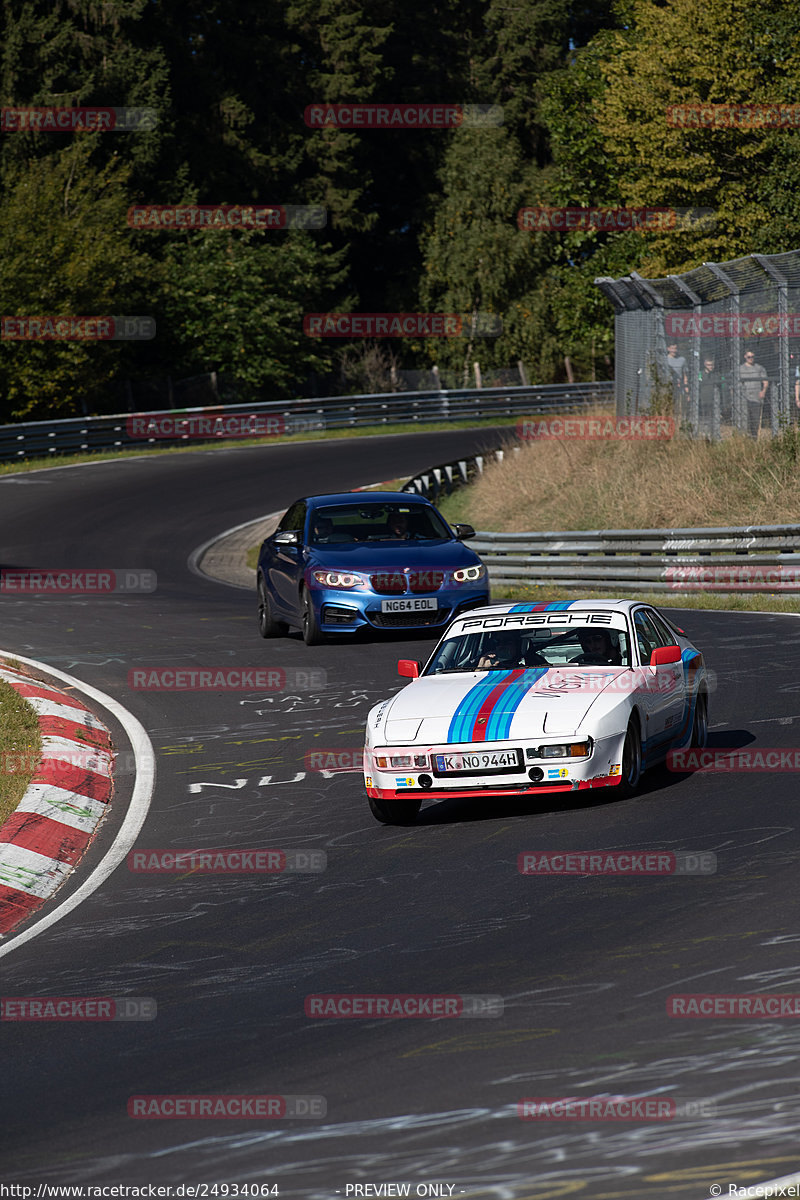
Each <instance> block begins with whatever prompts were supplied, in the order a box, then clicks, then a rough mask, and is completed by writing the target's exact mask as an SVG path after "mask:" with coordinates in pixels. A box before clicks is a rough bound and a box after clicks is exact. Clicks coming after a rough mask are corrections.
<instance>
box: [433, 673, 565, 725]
mask: <svg viewBox="0 0 800 1200" xmlns="http://www.w3.org/2000/svg"><path fill="white" fill-rule="evenodd" d="M547 669H548V668H547V667H531V668H525V667H516V668H515V669H514V670H513V671H504V672H503V674H502V678H501V679H499V680H496V679H487V680H481V682H480V683H477V684H476V685H475V687H473V688H470V690H469V691H468V692H467V694H466V696H465V697H464V699H463V700H462V701H461V702H460V704H459V705H458V707H457V708H456V711H455V713H454V715H453V719H452V721H451V722H450V728H449V729H448V731H447V740H448V742H494V741H498V740H502V739H504V738H507V737H508V736H509V731H510V729H511V722H512V721H513V719H514V714H515V713H516V711H517V709H518V708H519V706H520V704H521V703H522V701H523V700H524V698H525V696H526V695H527V693H528V691H529V690H530V689H531V688H532V687H533V685H534V684H535V683H536V682H537V680H539V679H541V677H542V676H543V675H544V674H545V673H546V672H547ZM495 674H496V673H495Z"/></svg>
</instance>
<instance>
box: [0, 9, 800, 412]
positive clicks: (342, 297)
mask: <svg viewBox="0 0 800 1200" xmlns="http://www.w3.org/2000/svg"><path fill="white" fill-rule="evenodd" d="M376 103H382V104H387V105H390V104H422V103H427V104H437V105H464V106H467V105H484V106H486V105H491V106H495V108H494V109H493V111H495V112H497V111H498V110H502V123H499V121H494V122H491V121H487V122H481V121H479V120H475V121H467V120H464V121H463V122H461V123H459V124H453V125H451V126H449V127H445V128H394V127H392V128H370V127H359V128H348V127H344V126H342V125H331V124H328V125H324V126H321V127H320V126H318V125H314V124H313V123H310V122H309V120H308V118H307V116H306V115H304V114H307V110H308V108H309V106H311V105H319V104H322V105H328V106H330V105H343V104H360V105H364V104H376ZM693 103H694V104H705V103H714V104H731V103H733V104H752V103H761V104H775V103H782V104H786V105H792V104H800V7H798V5H797V4H796V0H775V2H774V3H773V4H772V5H770V6H764V5H763V4H756V3H755V2H754V0H705V2H704V3H703V4H702V5H700V4H698V3H697V0H620V2H619V3H617V4H613V3H611V2H610V0H574V2H569V0H563V2H562V0H428V2H427V3H426V4H424V5H423V4H415V3H413V0H412V2H409V0H314V2H313V3H312V2H311V0H259V2H258V3H255V2H252V0H224V3H222V2H220V0H204V3H203V4H202V5H196V4H192V3H187V2H186V0H166V2H165V0H70V2H64V0H3V3H2V14H1V15H0V104H1V105H2V108H3V110H4V113H8V112H11V111H12V110H17V109H21V108H31V107H34V106H36V107H40V106H41V107H56V108H113V109H115V110H117V111H118V110H119V109H121V108H127V109H136V110H155V112H156V114H157V119H156V120H155V121H153V122H150V125H151V127H150V128H147V127H143V128H139V129H131V130H123V129H119V128H116V129H111V130H108V131H106V132H102V131H98V130H92V129H85V130H83V131H81V130H78V131H76V132H65V131H61V130H57V131H44V130H43V131H33V130H31V129H30V128H14V127H13V120H12V118H9V117H6V118H5V120H4V123H3V126H2V132H0V247H1V248H2V253H1V254H0V297H1V299H0V318H2V319H4V318H6V317H9V316H10V317H20V316H24V315H32V316H35V315H42V314H51V315H61V316H63V315H68V314H69V315H78V316H80V315H84V316H86V315H100V316H103V315H108V314H126V315H146V316H148V317H150V318H152V319H154V320H155V325H156V330H157V333H156V336H155V337H154V338H151V339H150V340H142V341H103V340H99V341H98V340H95V341H87V340H72V341H60V340H49V341H41V340H38V341H30V340H10V339H9V338H8V336H6V335H5V334H4V336H3V337H2V338H0V421H13V420H19V419H22V418H28V419H32V418H43V417H51V416H68V415H71V414H73V413H81V412H103V411H106V412H109V411H120V410H121V409H122V410H124V409H129V408H131V407H134V406H135V407H138V408H142V407H159V406H160V403H163V398H164V395H163V388H162V389H161V390H159V388H158V387H156V383H157V382H158V381H163V380H165V379H166V378H167V377H170V378H172V379H176V380H179V379H181V378H188V377H191V376H196V375H200V374H202V373H205V372H216V373H217V375H218V378H219V379H220V380H225V381H226V386H227V387H229V388H230V391H229V392H228V393H226V394H227V395H228V396H229V398H233V397H234V396H235V397H236V398H239V399H245V400H250V399H253V398H255V397H262V398H265V399H275V398H282V397H289V396H294V395H313V394H320V393H321V392H322V391H324V390H334V389H335V390H346V391H358V390H361V389H364V390H378V388H379V387H380V386H381V385H384V384H385V383H386V380H387V379H389V378H390V372H391V368H392V367H394V368H395V369H399V370H400V371H403V370H409V371H410V370H414V369H419V370H422V369H426V368H429V367H430V366H431V365H432V364H434V363H436V364H437V365H438V366H439V368H440V369H441V371H442V372H443V373H448V374H447V378H453V379H455V380H457V381H461V380H463V379H464V378H466V377H467V373H468V372H469V371H470V370H471V366H472V362H473V361H474V360H479V361H480V364H481V368H482V372H483V375H484V382H489V381H491V379H492V373H493V372H495V373H498V372H501V371H502V370H503V369H508V368H516V366H517V364H518V362H520V361H521V362H522V363H523V364H524V370H525V371H526V373H527V376H528V378H529V379H530V381H531V382H536V383H547V382H552V381H556V380H559V379H563V378H564V377H565V371H566V370H567V366H566V364H565V359H566V360H569V362H570V363H571V367H572V369H573V370H574V372H575V377H576V378H578V379H590V378H593V377H597V378H604V377H608V376H609V374H610V371H611V361H612V357H613V314H612V311H611V309H610V306H609V305H608V303H607V301H606V300H605V299H604V298H603V296H602V295H601V293H600V292H599V290H598V289H597V288H596V287H595V286H594V283H593V280H594V279H595V278H596V277H598V276H608V275H612V276H616V275H621V274H627V273H629V272H630V271H632V270H636V271H639V272H640V273H641V274H643V275H645V276H648V275H650V276H653V275H661V274H664V273H665V272H677V271H681V270H685V269H687V268H689V267H692V266H695V265H697V264H698V263H701V262H703V261H706V260H711V261H716V262H719V261H722V260H724V259H726V258H731V257H735V256H737V255H741V254H747V253H750V252H761V253H767V254H769V253H776V252H779V251H784V250H787V249H791V248H793V247H795V246H796V245H798V243H799V242H800V238H798V236H797V234H796V228H797V223H798V216H800V135H799V134H798V131H797V128H796V127H792V126H791V125H789V126H787V127H783V128H759V127H752V128H748V127H727V128H726V127H718V128H710V127H692V126H681V125H680V124H679V125H675V124H674V123H672V124H670V123H669V122H668V120H667V117H666V113H667V109H668V108H669V106H671V105H686V104H693ZM798 111H800V110H798ZM23 124H24V123H23ZM146 125H147V123H145V126H146ZM133 205H232V206H248V205H295V206H315V207H316V208H317V209H319V208H320V207H321V208H323V209H324V210H325V213H326V220H325V224H324V226H322V227H319V226H317V227H310V228H303V227H302V224H301V225H299V226H293V227H289V228H277V227H270V228H233V229H231V228H227V227H225V228H220V227H217V226H214V227H212V228H208V229H196V228H185V227H183V228H177V227H174V228H161V227H153V226H147V227H136V226H132V225H131V223H129V218H128V214H129V209H130V208H131V206H133ZM619 205H624V206H648V207H654V206H661V207H663V206H673V207H682V208H687V207H688V208H692V207H702V208H707V209H712V210H713V213H714V221H713V222H712V223H710V224H709V223H705V224H697V225H690V226H689V227H686V228H680V227H679V228H653V229H646V230H641V229H636V230H629V231H621V230H609V229H601V228H571V229H564V230H547V229H542V228H524V227H523V228H520V223H519V221H518V213H519V210H520V209H521V208H523V207H525V206H580V207H584V208H586V207H591V206H619ZM328 312H362V313H385V312H400V313H464V314H470V313H481V314H495V316H499V317H500V318H501V319H502V329H503V332H502V334H501V335H500V336H497V337H483V338H480V339H476V338H472V337H469V336H466V335H465V336H461V337H452V338H425V337H413V336H410V337H403V338H384V339H380V338H378V339H364V338H360V339H356V338H352V339H349V340H348V339H342V338H327V339H326V338H319V337H311V336H308V335H307V333H306V332H304V315H305V314H308V313H328ZM5 328H8V327H7V326H6V327H5ZM470 379H472V376H470ZM150 385H152V391H148V386H150ZM151 395H152V398H153V400H154V401H155V403H149V404H144V403H142V397H150V396H151Z"/></svg>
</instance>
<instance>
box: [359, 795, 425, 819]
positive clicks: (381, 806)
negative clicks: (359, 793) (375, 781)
mask: <svg viewBox="0 0 800 1200" xmlns="http://www.w3.org/2000/svg"><path fill="white" fill-rule="evenodd" d="M367 799H368V800H369V806H370V808H371V809H372V815H373V817H375V818H376V819H377V820H378V821H380V822H381V823H382V824H383V825H413V824H414V822H415V821H416V819H417V813H418V812H419V810H420V808H421V807H422V797H421V796H420V798H419V800H376V799H375V797H374V796H368V797H367Z"/></svg>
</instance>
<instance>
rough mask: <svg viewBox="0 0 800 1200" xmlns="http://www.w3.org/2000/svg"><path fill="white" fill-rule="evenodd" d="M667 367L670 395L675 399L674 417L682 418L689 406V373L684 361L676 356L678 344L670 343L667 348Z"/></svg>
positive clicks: (679, 356) (681, 356)
mask: <svg viewBox="0 0 800 1200" xmlns="http://www.w3.org/2000/svg"><path fill="white" fill-rule="evenodd" d="M667 366H668V367H669V373H670V379H671V380H672V394H673V396H674V397H675V402H676V403H675V407H676V410H677V411H676V416H683V415H684V413H685V411H686V409H687V407H688V404H689V372H688V370H687V368H686V359H685V358H684V357H683V355H682V354H681V355H679V354H678V343H677V342H670V344H669V345H668V346H667Z"/></svg>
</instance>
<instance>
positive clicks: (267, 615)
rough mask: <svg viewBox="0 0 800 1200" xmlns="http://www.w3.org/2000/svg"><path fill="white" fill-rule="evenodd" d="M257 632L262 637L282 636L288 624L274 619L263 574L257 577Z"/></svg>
mask: <svg viewBox="0 0 800 1200" xmlns="http://www.w3.org/2000/svg"><path fill="white" fill-rule="evenodd" d="M257 591H258V632H259V633H260V634H261V636H262V637H263V638H271V637H282V636H283V635H284V634H285V633H286V632H287V630H288V628H289V626H288V625H287V624H286V623H285V622H284V621H276V620H275V618H274V617H273V615H272V606H271V605H270V602H269V593H268V592H267V585H266V583H265V581H264V576H263V575H259V577H258V587H257Z"/></svg>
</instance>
